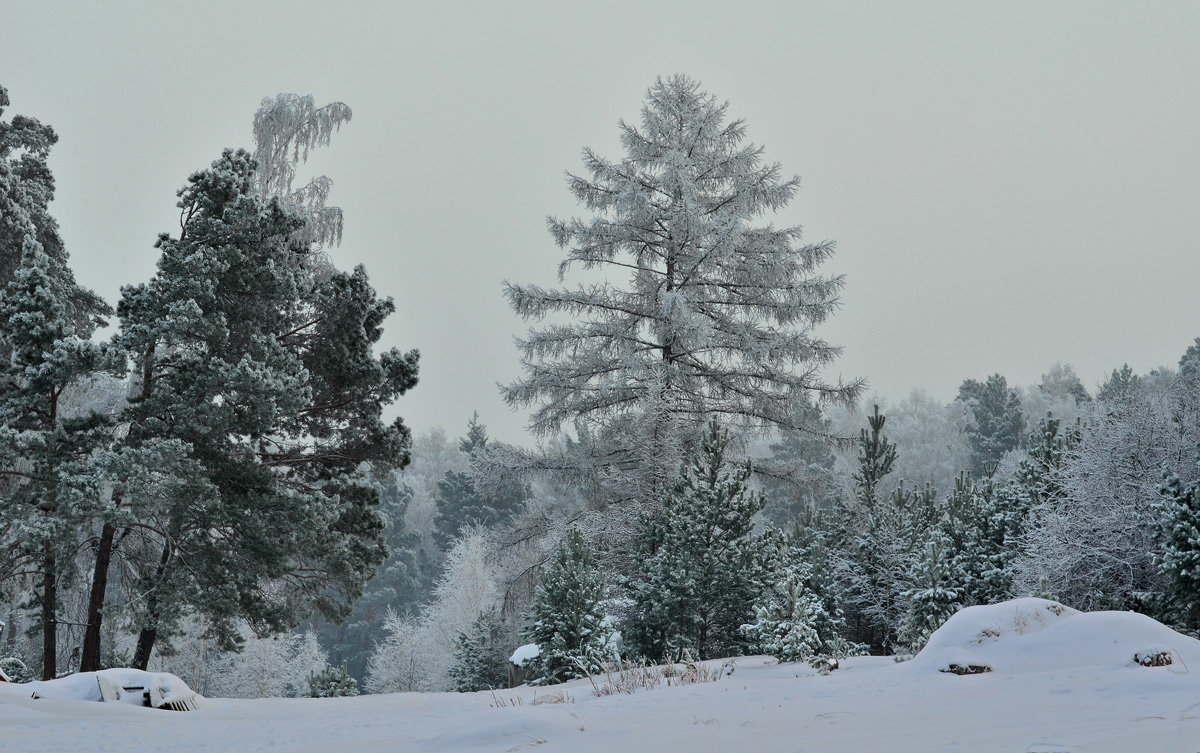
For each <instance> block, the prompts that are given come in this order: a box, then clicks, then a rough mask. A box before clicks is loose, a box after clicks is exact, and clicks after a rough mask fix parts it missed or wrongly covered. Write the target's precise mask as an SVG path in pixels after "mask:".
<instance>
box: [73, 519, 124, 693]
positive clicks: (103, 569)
mask: <svg viewBox="0 0 1200 753" xmlns="http://www.w3.org/2000/svg"><path fill="white" fill-rule="evenodd" d="M116 532H117V528H116V526H114V525H113V524H112V523H109V522H107V521H106V522H105V523H104V528H103V529H102V530H101V531H100V544H99V546H97V547H96V569H95V571H94V572H93V573H92V595H91V598H90V599H89V600H88V611H87V632H85V633H84V635H83V654H82V655H81V657H80V659H79V671H80V672H95V671H96V670H98V669H100V626H101V623H102V622H103V620H104V594H105V591H106V590H107V589H108V564H109V562H110V561H111V560H112V552H113V537H114V536H115V535H116Z"/></svg>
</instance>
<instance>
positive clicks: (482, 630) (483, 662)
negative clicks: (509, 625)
mask: <svg viewBox="0 0 1200 753" xmlns="http://www.w3.org/2000/svg"><path fill="white" fill-rule="evenodd" d="M506 648H507V647H506V644H505V636H504V627H503V626H502V625H501V624H500V620H498V619H496V615H494V614H492V613H490V612H483V613H480V615H479V617H478V619H476V620H475V621H474V622H473V623H471V628H470V630H469V631H468V632H466V633H459V634H458V644H457V646H455V649H454V664H453V665H451V667H450V676H451V677H452V678H454V689H455V690H457V691H458V692H459V693H473V692H475V691H477V690H492V689H495V688H502V687H505V686H506V685H507V684H508V655H509V651H507V650H505V649H506Z"/></svg>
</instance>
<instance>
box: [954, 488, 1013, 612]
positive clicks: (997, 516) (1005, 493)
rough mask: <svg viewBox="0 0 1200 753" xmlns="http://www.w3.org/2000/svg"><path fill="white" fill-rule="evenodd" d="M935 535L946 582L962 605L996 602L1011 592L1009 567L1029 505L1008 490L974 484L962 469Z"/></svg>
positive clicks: (1011, 576)
mask: <svg viewBox="0 0 1200 753" xmlns="http://www.w3.org/2000/svg"><path fill="white" fill-rule="evenodd" d="M944 508H945V509H944V512H943V517H942V522H941V526H940V532H941V534H942V536H943V537H944V541H945V545H946V547H947V548H948V551H947V553H946V554H947V569H948V570H949V572H950V573H951V574H952V576H951V580H950V584H951V586H953V588H954V589H955V590H956V591H957V592H958V596H959V599H958V600H959V603H961V604H963V605H965V606H971V605H975V604H995V603H996V602H998V601H1003V600H1004V599H1006V598H1008V597H1009V596H1010V595H1011V592H1012V581H1013V572H1012V563H1013V560H1014V559H1015V558H1016V556H1017V554H1018V551H1019V547H1020V534H1021V531H1022V530H1023V526H1024V523H1025V516H1026V515H1027V513H1028V506H1027V505H1026V503H1025V502H1024V501H1023V498H1022V497H1021V495H1019V494H1017V493H1016V492H1015V490H1014V489H1013V488H1012V487H1002V488H999V489H997V488H996V487H995V486H994V485H993V484H992V482H991V480H990V479H989V480H985V481H984V482H983V483H981V484H976V483H975V482H974V480H973V479H972V478H971V475H970V474H969V473H966V472H965V471H964V472H963V473H962V474H960V475H959V477H958V479H957V480H956V481H955V484H954V490H953V491H952V492H951V493H950V495H949V497H947V499H946V502H945V505H944Z"/></svg>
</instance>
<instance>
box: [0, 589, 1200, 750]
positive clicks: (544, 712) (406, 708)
mask: <svg viewBox="0 0 1200 753" xmlns="http://www.w3.org/2000/svg"><path fill="white" fill-rule="evenodd" d="M1049 604H1053V602H1042V601H1037V600H1018V601H1016V602H1007V603H1005V604H1001V605H997V606H994V607H973V608H970V609H966V610H962V611H960V612H959V613H958V614H957V615H955V616H954V617H953V618H951V620H950V621H949V622H947V624H946V625H945V626H944V627H943V629H942V630H940V631H938V632H937V633H935V634H934V636H933V638H932V639H931V641H930V644H929V645H928V646H927V647H926V649H925V650H924V651H922V652H921V654H919V655H918V656H917V657H915V658H914V659H912V660H911V661H908V662H903V663H897V662H895V661H894V660H893V659H891V658H889V657H861V658H853V659H847V660H845V661H843V662H842V667H841V668H840V669H837V670H835V671H834V672H832V673H831V674H829V675H828V676H820V675H819V674H817V673H816V672H814V671H812V670H811V669H810V668H809V667H807V666H806V665H803V664H782V665H781V664H777V663H776V662H775V661H774V660H772V659H769V658H767V657H743V658H741V659H738V660H737V665H736V671H735V672H734V673H733V674H732V675H723V674H721V675H719V676H720V679H719V680H718V681H716V682H708V683H700V684H691V685H675V686H670V687H668V686H666V685H660V686H658V687H656V688H653V689H649V690H647V689H641V690H638V691H637V692H636V693H633V694H616V695H608V696H604V697H597V696H596V695H595V694H594V693H593V692H592V686H591V683H590V682H589V681H588V680H586V679H585V680H576V681H573V682H570V683H567V684H565V685H562V686H558V687H554V688H530V687H521V688H517V689H513V690H504V691H496V692H495V693H494V694H493V693H491V692H483V693H465V694H453V693H400V694H392V695H378V696H360V697H357V698H326V699H263V700H230V699H205V701H204V703H203V705H202V706H201V708H200V709H199V710H198V711H196V712H193V713H186V714H173V713H164V712H161V711H156V710H153V709H146V708H139V707H134V706H129V705H125V704H94V703H83V702H79V701H69V700H60V699H53V698H49V697H47V698H44V699H41V700H32V699H30V698H29V695H28V688H29V686H28V685H11V684H4V685H0V740H3V745H0V748H3V750H6V751H7V750H13V751H21V753H43V752H47V753H48V752H50V751H54V752H55V753H58V752H59V751H64V750H74V749H78V747H79V742H80V741H81V740H87V741H88V742H87V749H88V750H89V751H95V752H97V753H106V752H112V753H117V752H125V751H130V750H171V751H172V753H187V752H188V751H196V752H197V753H233V752H237V753H249V752H250V751H260V750H270V751H295V752H296V753H310V752H311V753H317V752H318V751H320V752H322V753H327V751H329V750H353V751H392V750H404V751H406V753H421V752H433V751H454V752H455V753H473V752H475V751H496V752H497V753H499V752H500V751H535V752H536V753H550V752H552V751H564V752H565V751H571V752H573V753H574V752H578V753H611V752H612V751H614V750H631V751H638V750H654V751H662V752H664V753H675V752H678V753H684V752H686V753H696V752H697V751H741V750H745V751H755V752H756V753H759V752H761V753H797V751H808V752H810V753H811V752H813V751H833V750H838V751H868V750H878V751H888V752H889V753H904V752H905V751H912V752H913V753H917V752H919V753H935V752H940V751H945V752H946V753H950V752H954V753H958V752H961V751H971V753H987V752H989V751H997V752H998V751H1017V752H1018V753H1046V752H1048V751H1054V752H1055V753H1084V752H1086V753H1098V752H1099V753H1129V752H1130V751H1153V752H1154V753H1195V751H1197V750H1200V669H1198V670H1197V672H1195V673H1193V672H1190V671H1189V668H1190V667H1198V668H1200V642H1198V641H1196V640H1194V639H1191V638H1188V637H1186V636H1183V635H1180V634H1178V633H1175V632H1173V631H1171V630H1169V629H1167V628H1166V627H1163V626H1162V625H1160V624H1158V623H1156V622H1154V621H1153V620H1150V619H1149V618H1146V617H1143V616H1140V615H1135V614H1129V613H1118V612H1096V613H1087V614H1081V613H1078V612H1074V611H1073V610H1066V609H1064V610H1063V611H1062V612H1061V613H1060V614H1054V613H1052V610H1050V609H1048V608H1047V606H1046V605H1049ZM1043 612H1044V614H1043ZM985 629H986V630H987V631H989V632H988V633H986V634H983V631H984V630H985ZM993 632H995V633H998V634H997V635H993V634H992V633H993ZM981 634H982V635H981ZM981 638H982V640H981ZM1162 648H1167V649H1169V650H1170V651H1171V652H1172V654H1173V659H1174V661H1173V663H1172V664H1171V665H1169V666H1162V667H1142V666H1139V665H1137V664H1135V663H1134V661H1133V656H1134V654H1135V653H1137V652H1139V651H1145V650H1148V649H1162ZM956 652H958V653H959V655H961V653H962V652H967V653H969V654H971V655H972V656H974V657H976V658H978V659H981V660H984V661H986V662H987V663H989V664H990V665H992V666H993V671H992V672H989V673H986V674H978V675H970V676H957V675H952V674H943V673H941V672H938V671H936V670H937V665H938V664H939V663H941V662H942V661H944V660H946V659H948V658H949V657H951V656H952V655H954V654H955V653H956ZM716 664H719V662H718V663H716Z"/></svg>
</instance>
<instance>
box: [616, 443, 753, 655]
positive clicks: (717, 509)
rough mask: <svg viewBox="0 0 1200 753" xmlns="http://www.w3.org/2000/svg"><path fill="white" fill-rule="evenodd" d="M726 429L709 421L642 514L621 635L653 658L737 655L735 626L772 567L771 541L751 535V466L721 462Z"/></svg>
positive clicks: (748, 613)
mask: <svg viewBox="0 0 1200 753" xmlns="http://www.w3.org/2000/svg"><path fill="white" fill-rule="evenodd" d="M729 442H730V439H729V432H728V431H727V430H724V429H722V428H721V427H720V425H719V424H717V422H716V421H715V420H714V421H712V422H710V423H709V428H708V434H707V435H706V436H705V438H704V441H703V443H702V444H701V447H700V451H699V453H698V454H697V455H696V456H695V457H693V458H692V459H691V460H690V462H689V463H688V464H687V465H685V466H684V467H683V468H682V469H681V473H680V476H679V479H678V480H677V481H676V483H675V486H674V488H673V489H672V490H671V493H670V494H669V495H668V496H667V498H666V500H665V501H664V503H663V513H662V516H661V518H660V519H651V518H648V519H647V520H646V522H645V527H644V536H643V538H644V540H645V542H646V545H647V548H648V550H649V552H648V554H649V556H648V557H646V559H645V561H644V564H643V566H642V570H641V572H640V573H639V574H638V575H637V576H635V577H634V578H633V579H632V580H631V582H630V588H631V596H632V599H633V606H634V612H633V615H632V624H631V625H630V629H629V630H628V631H626V634H625V637H626V640H627V641H628V642H630V643H632V645H633V646H634V647H635V649H636V650H637V652H638V653H640V654H641V655H643V656H646V657H648V658H650V659H653V660H658V659H662V658H667V659H671V660H677V659H679V658H680V657H681V656H682V655H683V653H684V652H685V651H687V652H690V653H691V654H692V655H694V656H696V657H698V658H701V659H711V658H716V657H722V656H731V655H735V654H739V653H742V652H743V650H744V649H745V648H746V647H747V646H748V644H749V642H748V641H747V639H746V638H745V636H744V635H743V633H742V632H741V626H742V625H744V624H747V623H749V622H751V621H752V620H753V618H754V606H755V603H756V601H757V600H758V597H759V594H760V593H761V592H762V591H763V590H764V588H765V586H766V582H767V579H768V578H769V576H770V573H771V572H773V570H774V564H775V563H774V562H773V561H772V557H773V555H774V552H772V551H771V549H772V548H771V547H769V546H766V545H764V542H763V541H761V540H760V538H759V537H757V536H755V533H754V516H755V515H757V514H758V513H759V512H761V511H762V509H763V506H764V504H765V501H764V499H763V497H762V495H761V494H757V493H754V492H752V491H751V490H750V489H749V487H748V485H747V482H748V480H749V478H750V473H751V468H750V465H749V464H748V463H747V464H746V465H743V466H741V467H737V466H735V467H734V468H732V469H731V468H730V467H729V460H728V459H727V457H726V453H727V451H728V449H729Z"/></svg>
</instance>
